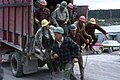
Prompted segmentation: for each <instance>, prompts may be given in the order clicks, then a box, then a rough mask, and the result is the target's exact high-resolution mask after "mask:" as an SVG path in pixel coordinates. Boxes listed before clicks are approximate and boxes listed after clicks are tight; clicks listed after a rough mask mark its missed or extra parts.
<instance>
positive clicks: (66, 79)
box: [63, 62, 77, 80]
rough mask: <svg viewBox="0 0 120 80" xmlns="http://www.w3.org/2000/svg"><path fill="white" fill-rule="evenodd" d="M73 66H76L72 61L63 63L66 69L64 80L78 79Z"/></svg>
mask: <svg viewBox="0 0 120 80" xmlns="http://www.w3.org/2000/svg"><path fill="white" fill-rule="evenodd" d="M73 67H74V63H72V62H69V63H67V64H63V70H64V78H63V80H77V78H76V77H75V75H74V74H73Z"/></svg>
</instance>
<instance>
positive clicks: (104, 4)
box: [73, 0, 120, 10]
mask: <svg viewBox="0 0 120 80" xmlns="http://www.w3.org/2000/svg"><path fill="white" fill-rule="evenodd" d="M73 4H76V5H88V7H89V9H90V10H98V9H120V0H74V2H73Z"/></svg>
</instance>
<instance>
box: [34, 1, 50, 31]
mask: <svg viewBox="0 0 120 80" xmlns="http://www.w3.org/2000/svg"><path fill="white" fill-rule="evenodd" d="M38 3H39V6H38V9H37V10H36V11H35V12H34V17H35V22H36V23H37V24H38V25H40V26H41V23H40V22H41V21H42V20H43V19H46V20H48V21H49V18H50V10H49V9H48V8H46V5H47V2H46V1H45V0H40V1H38ZM38 29H39V27H38V26H36V29H35V30H36V31H37V30H38Z"/></svg>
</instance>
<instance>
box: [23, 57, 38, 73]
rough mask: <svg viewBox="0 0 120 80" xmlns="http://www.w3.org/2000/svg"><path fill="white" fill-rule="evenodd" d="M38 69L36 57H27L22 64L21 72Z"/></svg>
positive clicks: (31, 71) (30, 71)
mask: <svg viewBox="0 0 120 80" xmlns="http://www.w3.org/2000/svg"><path fill="white" fill-rule="evenodd" d="M37 71H38V59H29V58H28V59H27V61H26V64H24V65H23V73H24V74H29V73H35V72H37Z"/></svg>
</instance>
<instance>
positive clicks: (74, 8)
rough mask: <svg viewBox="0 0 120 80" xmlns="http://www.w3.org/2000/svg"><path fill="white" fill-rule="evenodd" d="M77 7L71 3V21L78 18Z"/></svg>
mask: <svg viewBox="0 0 120 80" xmlns="http://www.w3.org/2000/svg"><path fill="white" fill-rule="evenodd" d="M77 9H78V7H77V6H76V5H73V15H72V16H73V17H72V22H75V21H77V20H78V19H79V16H78V13H77Z"/></svg>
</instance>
